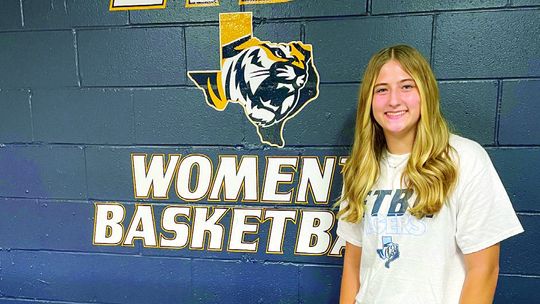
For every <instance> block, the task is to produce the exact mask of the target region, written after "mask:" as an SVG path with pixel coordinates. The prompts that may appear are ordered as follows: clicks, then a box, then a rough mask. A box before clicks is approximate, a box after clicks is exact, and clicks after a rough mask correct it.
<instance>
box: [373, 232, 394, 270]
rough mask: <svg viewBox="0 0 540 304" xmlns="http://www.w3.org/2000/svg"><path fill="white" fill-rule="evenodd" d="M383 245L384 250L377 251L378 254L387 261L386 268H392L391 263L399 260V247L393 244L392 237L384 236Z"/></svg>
mask: <svg viewBox="0 0 540 304" xmlns="http://www.w3.org/2000/svg"><path fill="white" fill-rule="evenodd" d="M382 244H383V246H382V249H377V254H379V257H380V258H381V259H382V260H384V261H386V262H385V263H384V267H386V268H390V262H392V261H395V260H396V259H397V258H399V245H398V244H396V243H394V242H392V237H391V236H383V237H382Z"/></svg>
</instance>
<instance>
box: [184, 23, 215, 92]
mask: <svg viewBox="0 0 540 304" xmlns="http://www.w3.org/2000/svg"><path fill="white" fill-rule="evenodd" d="M185 31H186V57H187V70H188V71H207V70H219V69H220V62H219V60H220V58H219V56H220V55H219V54H220V52H221V50H220V46H219V27H217V26H190V27H186V28H185ZM188 84H189V85H195V84H194V83H193V82H192V81H191V80H188ZM201 93H202V91H201Z"/></svg>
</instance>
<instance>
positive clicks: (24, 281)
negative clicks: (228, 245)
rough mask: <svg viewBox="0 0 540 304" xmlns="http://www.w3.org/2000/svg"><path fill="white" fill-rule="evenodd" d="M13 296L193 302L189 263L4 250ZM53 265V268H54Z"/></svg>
mask: <svg viewBox="0 0 540 304" xmlns="http://www.w3.org/2000/svg"><path fill="white" fill-rule="evenodd" d="M0 262H1V264H2V294H3V295H4V296H8V297H24V298H34V299H35V298H38V299H48V300H53V301H54V300H56V301H74V302H106V303H190V302H191V290H192V289H191V280H190V277H191V274H190V269H191V262H190V261H189V260H185V259H171V258H152V257H140V256H125V255H89V254H85V253H64V252H25V251H0ZM53 265H54V267H52V266H53Z"/></svg>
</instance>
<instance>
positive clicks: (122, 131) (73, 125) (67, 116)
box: [32, 89, 135, 144]
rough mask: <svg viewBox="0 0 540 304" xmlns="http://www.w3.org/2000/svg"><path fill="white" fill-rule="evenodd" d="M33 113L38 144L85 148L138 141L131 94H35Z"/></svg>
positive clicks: (76, 91) (80, 91)
mask: <svg viewBox="0 0 540 304" xmlns="http://www.w3.org/2000/svg"><path fill="white" fill-rule="evenodd" d="M32 112H33V119H34V129H35V138H36V141H43V142H53V143H86V144H129V143H133V142H134V141H135V136H134V127H133V123H134V122H133V103H132V99H131V92H130V91H129V90H121V89H67V90H66V89H64V90H36V91H34V92H33V96H32Z"/></svg>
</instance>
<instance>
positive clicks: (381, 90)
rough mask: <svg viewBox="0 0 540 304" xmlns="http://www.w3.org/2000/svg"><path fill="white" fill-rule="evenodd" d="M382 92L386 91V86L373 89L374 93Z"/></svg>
mask: <svg viewBox="0 0 540 304" xmlns="http://www.w3.org/2000/svg"><path fill="white" fill-rule="evenodd" d="M384 92H386V88H378V89H375V93H378V94H380V93H384Z"/></svg>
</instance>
